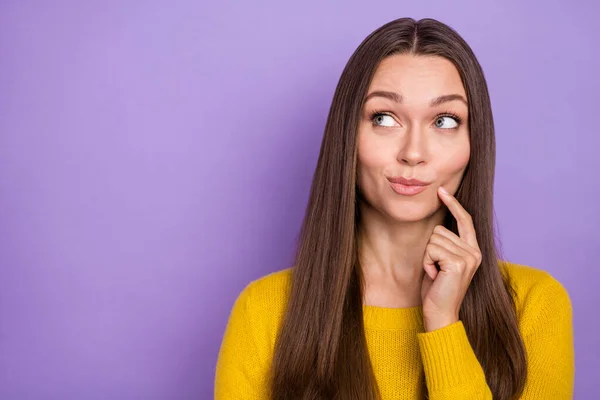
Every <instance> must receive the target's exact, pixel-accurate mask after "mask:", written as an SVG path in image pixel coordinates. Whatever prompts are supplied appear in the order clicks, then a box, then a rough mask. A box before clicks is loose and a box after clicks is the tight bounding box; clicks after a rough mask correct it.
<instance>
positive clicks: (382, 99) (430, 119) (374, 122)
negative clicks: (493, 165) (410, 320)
mask: <svg viewBox="0 0 600 400" xmlns="http://www.w3.org/2000/svg"><path fill="white" fill-rule="evenodd" d="M376 92H387V93H395V94H396V95H397V96H396V98H395V99H392V98H390V97H394V96H391V95H389V94H388V95H385V94H384V95H381V94H380V95H377V94H374V93H376ZM447 95H453V96H451V97H444V98H442V100H445V101H438V102H437V104H432V101H433V100H434V99H438V100H439V99H440V98H441V97H440V96H447ZM366 98H367V101H366V102H365V106H364V108H363V110H362V116H361V120H360V123H359V127H358V169H357V184H358V187H359V190H360V192H361V199H360V203H359V207H360V210H361V226H360V229H359V235H358V243H359V257H360V261H361V266H362V269H363V275H364V278H365V298H364V302H365V304H367V305H371V306H379V307H390V308H405V307H417V306H422V307H423V322H424V327H425V330H426V331H432V330H435V329H440V328H443V327H445V326H447V325H450V324H452V323H454V322H457V321H458V319H459V318H458V311H459V309H460V305H461V304H462V300H463V298H464V295H465V293H466V291H467V288H468V286H469V284H470V282H471V279H472V277H473V275H474V274H475V271H476V270H477V268H478V267H479V265H480V264H481V252H480V251H479V246H478V244H477V240H476V235H475V229H474V227H473V223H472V220H471V217H470V215H469V214H468V213H467V212H466V211H465V210H464V208H463V207H462V206H461V205H460V203H459V202H458V201H457V200H456V198H455V197H454V196H453V194H454V193H456V190H457V189H458V187H459V184H460V182H461V180H462V177H463V175H464V172H465V169H466V167H467V164H468V162H469V156H470V141H469V129H468V126H467V121H468V111H469V110H468V106H467V104H466V101H467V100H466V98H467V96H466V92H465V89H464V87H463V84H462V81H461V79H460V75H459V73H458V71H457V69H456V67H455V66H454V65H453V64H452V63H451V62H450V61H449V60H447V59H444V58H442V57H437V56H415V55H410V54H402V55H394V56H391V57H388V58H386V59H385V60H383V61H382V62H381V63H380V65H379V66H378V68H377V70H376V72H375V75H374V77H373V80H372V82H371V85H370V87H369V90H368V91H367V97H366ZM374 113H379V114H376V115H373V114H374ZM448 114H454V115H456V116H458V117H459V118H460V120H461V122H459V121H458V120H457V119H455V118H454V117H452V116H448ZM391 177H404V178H409V179H410V178H412V179H418V180H421V181H425V182H427V183H429V185H428V186H427V188H426V189H425V190H424V191H423V192H421V193H419V194H416V195H413V196H406V195H401V194H398V193H396V192H395V191H394V190H393V189H392V187H391V184H390V182H389V180H388V178H391ZM444 189H446V190H447V191H448V192H449V193H448V194H444V192H443V191H444ZM447 212H451V213H452V214H453V215H454V216H455V218H456V219H457V222H458V227H459V235H455V234H454V233H452V232H451V231H449V230H448V229H446V228H444V227H443V226H442V223H443V220H444V217H445V214H446V213H447ZM435 262H437V263H438V265H439V266H440V271H438V270H437V268H436V267H435V265H434V263H435Z"/></svg>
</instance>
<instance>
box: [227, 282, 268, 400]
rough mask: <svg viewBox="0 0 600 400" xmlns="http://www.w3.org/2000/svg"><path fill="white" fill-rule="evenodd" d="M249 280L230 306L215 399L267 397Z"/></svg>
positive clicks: (261, 349) (266, 367)
mask: <svg viewBox="0 0 600 400" xmlns="http://www.w3.org/2000/svg"><path fill="white" fill-rule="evenodd" d="M251 295H252V284H250V285H248V286H247V287H246V288H245V289H244V290H243V291H242V292H241V293H240V295H239V296H238V298H237V299H236V301H235V304H234V306H233V308H232V310H231V313H230V316H229V321H228V323H227V327H226V328H225V334H224V336H223V341H222V343H221V348H220V351H219V356H218V360H217V366H216V374H215V400H226V399H227V400H229V399H236V400H258V399H266V398H267V390H268V387H267V379H266V377H267V373H268V366H267V363H266V362H265V360H264V357H263V353H264V347H265V346H260V345H259V344H260V343H261V341H259V340H258V337H257V335H256V332H255V331H256V329H257V327H256V324H259V323H260V321H261V319H260V318H256V317H257V315H255V313H253V309H252V302H251Z"/></svg>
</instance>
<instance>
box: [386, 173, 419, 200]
mask: <svg viewBox="0 0 600 400" xmlns="http://www.w3.org/2000/svg"><path fill="white" fill-rule="evenodd" d="M388 180H389V181H390V186H391V187H392V190H393V191H394V192H396V193H398V194H399V195H403V196H414V195H416V194H419V193H421V192H422V191H424V190H425V189H427V186H429V183H427V182H423V181H420V180H418V179H407V178H403V177H396V178H388Z"/></svg>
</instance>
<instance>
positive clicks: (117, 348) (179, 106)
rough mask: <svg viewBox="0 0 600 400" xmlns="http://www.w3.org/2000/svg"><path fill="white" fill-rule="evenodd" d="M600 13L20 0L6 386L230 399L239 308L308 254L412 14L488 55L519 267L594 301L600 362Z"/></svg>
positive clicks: (10, 111)
mask: <svg viewBox="0 0 600 400" xmlns="http://www.w3.org/2000/svg"><path fill="white" fill-rule="evenodd" d="M599 15H600V6H599V5H598V3H597V2H592V1H591V0H590V1H567V0H560V1H559V0H554V1H524V2H523V1H516V0H513V1H500V0H497V1H475V0H454V1H451V2H450V1H441V0H432V1H427V2H422V1H412V2H408V1H388V0H378V1H369V2H367V1H323V0H319V1H317V0H305V1H303V2H293V3H292V2H283V1H276V0H264V1H253V2H250V1H245V2H244V1H238V2H231V1H211V2H208V1H192V0H181V1H168V2H167V1H158V0H151V1H114V0H113V1H97V0H96V1H85V2H82V1H74V0H70V1H68V0H60V1H53V2H45V1H16V0H8V1H6V0H5V1H3V2H2V3H1V4H0V398H2V399H9V400H13V399H14V400H20V399H62V400H67V399H86V400H87V399H114V400H117V399H209V398H212V390H213V379H214V367H215V362H216V358H217V352H218V349H219V345H220V341H221V337H222V334H223V331H224V329H225V324H226V322H227V318H228V315H229V311H230V309H231V306H232V305H233V301H234V300H235V297H236V296H237V294H238V293H239V291H240V290H241V289H242V288H243V287H244V286H245V285H246V284H247V283H248V282H249V281H250V280H252V279H256V278H258V277H260V276H262V275H264V274H266V273H269V272H272V271H276V270H279V269H282V268H286V267H288V266H289V263H290V262H291V255H292V251H293V244H294V241H295V238H296V234H297V232H298V228H299V225H300V222H301V219H302V217H303V212H304V207H305V204H306V201H307V196H308V189H309V186H310V182H311V178H312V173H313V170H314V167H315V164H316V159H317V156H318V152H319V146H320V141H321V137H322V133H323V127H324V124H325V119H326V116H327V112H328V109H329V104H330V102H331V98H332V95H333V92H334V89H335V85H336V83H337V80H338V78H339V76H340V74H341V72H342V69H343V67H344V65H345V63H346V61H347V60H348V58H349V57H350V55H351V54H352V52H353V51H354V49H355V48H356V47H357V46H358V44H359V43H360V42H361V41H362V40H363V39H364V38H365V37H366V36H367V35H368V34H369V33H370V32H371V31H373V30H374V29H376V28H377V27H379V26H380V25H382V24H384V23H386V22H388V21H390V20H392V19H395V18H398V17H402V16H410V17H414V18H417V19H418V18H423V17H433V18H436V19H439V20H441V21H443V22H445V23H447V24H449V25H450V26H452V27H454V28H455V29H456V30H458V32H459V33H460V34H461V35H462V36H463V37H464V38H465V39H466V40H467V42H469V44H470V45H471V46H472V48H473V49H474V51H475V53H476V55H477V56H478V58H479V60H480V62H481V64H482V65H483V68H484V71H485V74H486V77H487V79H488V84H489V88H490V93H491V97H492V105H493V110H494V116H495V123H496V132H497V146H498V152H497V157H498V161H497V176H496V187H495V190H496V192H495V201H496V212H497V217H498V225H499V228H500V234H501V238H502V244H503V250H504V255H505V257H506V258H507V259H508V260H510V261H514V262H518V263H522V264H528V265H532V266H535V267H537V268H541V269H545V270H547V271H549V272H550V273H551V274H552V275H553V276H555V277H556V278H557V279H558V280H559V281H561V282H562V283H563V285H564V286H565V287H566V288H567V290H568V291H569V293H570V295H571V300H572V303H573V308H574V325H575V346H576V389H575V390H576V392H575V393H576V396H575V397H576V398H577V399H592V398H596V396H597V393H598V377H599V376H600V343H599V341H598V331H599V329H600V323H599V315H600V312H599V311H598V310H599V306H598V304H599V303H600V296H599V292H600V290H599V281H600V272H599V269H600V268H599V265H598V261H599V260H600V234H599V233H598V226H599V225H600V212H599V209H600V202H599V200H598V197H599V196H600V178H598V171H600V154H599V150H598V147H599V145H600V139H599V135H600V121H599V120H598V115H599V110H598V106H599V100H598V99H599V95H598V93H599V91H600V79H599V78H598V72H599V71H600V53H599V52H598V48H597V46H598V45H597V43H598V40H599V39H600V24H598V22H597V20H598V16H599Z"/></svg>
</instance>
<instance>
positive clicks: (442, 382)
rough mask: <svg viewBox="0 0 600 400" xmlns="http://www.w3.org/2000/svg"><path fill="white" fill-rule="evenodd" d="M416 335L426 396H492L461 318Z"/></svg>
mask: <svg viewBox="0 0 600 400" xmlns="http://www.w3.org/2000/svg"><path fill="white" fill-rule="evenodd" d="M417 337H418V341H419V348H420V350H421V358H422V359H423V367H424V369H425V379H426V382H427V388H428V390H429V398H430V399H432V400H446V399H448V400H450V399H452V400H456V399H473V400H475V399H477V400H488V399H489V400H491V399H492V392H491V391H490V388H489V387H488V385H487V383H486V380H485V374H484V372H483V369H482V368H481V365H480V364H479V361H478V360H477V357H476V356H475V353H474V352H473V348H472V347H471V344H470V343H469V339H468V337H467V333H466V331H465V327H464V325H463V323H462V321H458V322H455V323H453V324H450V325H448V326H445V327H443V328H440V329H436V330H434V331H431V332H424V333H418V334H417Z"/></svg>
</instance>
